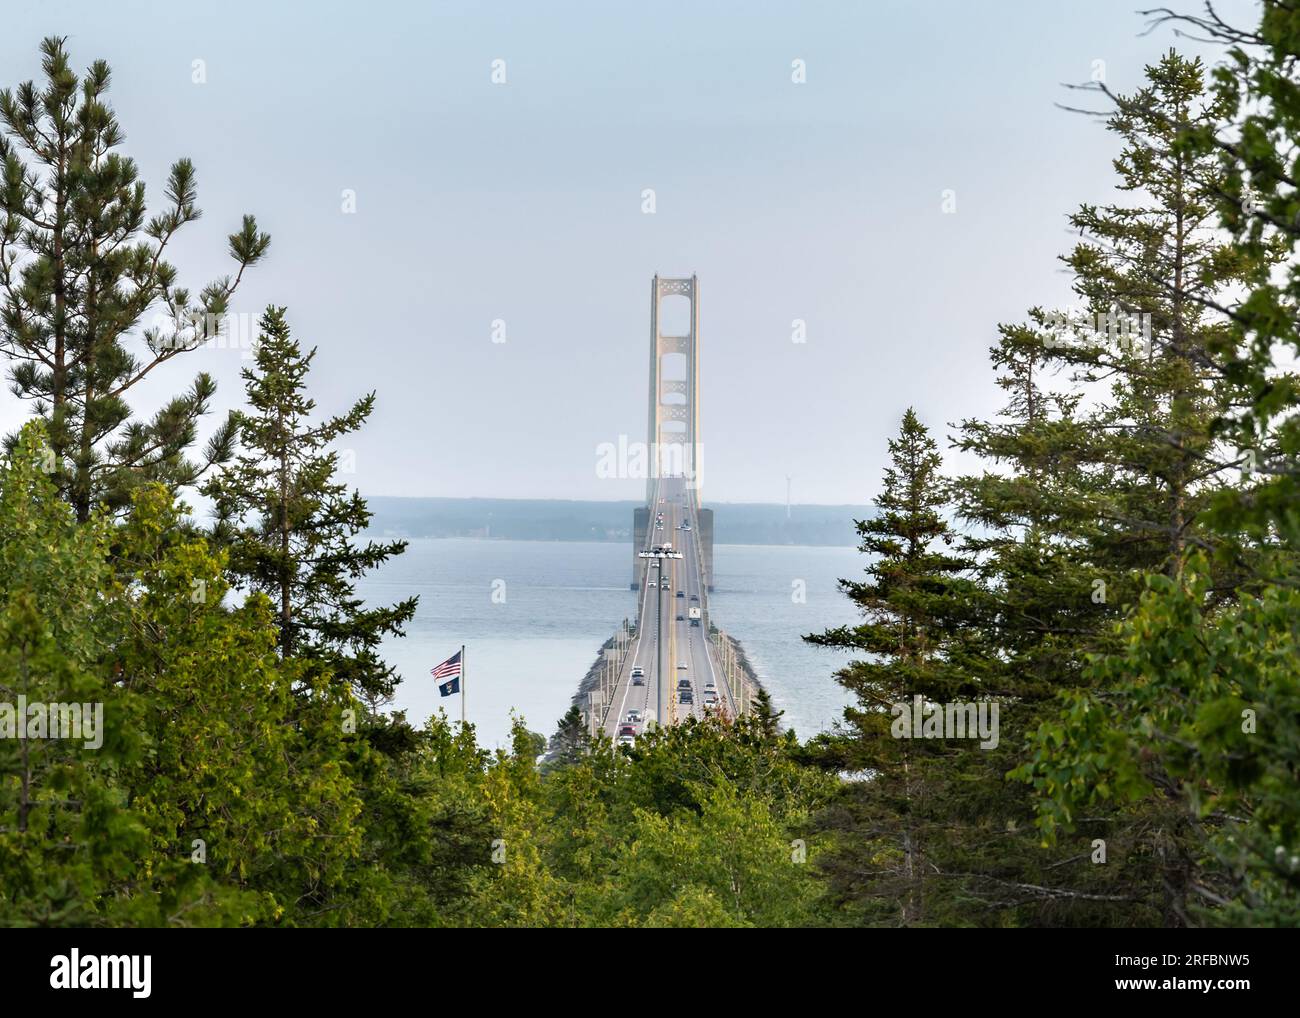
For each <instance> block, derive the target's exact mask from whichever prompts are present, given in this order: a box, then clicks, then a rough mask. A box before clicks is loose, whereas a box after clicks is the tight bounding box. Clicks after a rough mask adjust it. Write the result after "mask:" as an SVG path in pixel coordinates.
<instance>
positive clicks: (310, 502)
mask: <svg viewBox="0 0 1300 1018" xmlns="http://www.w3.org/2000/svg"><path fill="white" fill-rule="evenodd" d="M284 310H285V309H284V308H275V307H271V308H268V309H267V311H266V313H265V314H264V315H263V316H262V320H261V334H260V336H259V340H258V347H257V353H256V357H255V362H254V366H253V367H251V368H245V369H244V371H243V377H244V382H245V387H246V390H247V399H248V405H249V411H248V412H242V411H241V412H239V413H238V414H237V415H236V421H237V425H238V431H239V440H240V443H241V452H240V453H239V455H238V456H237V457H236V459H235V460H234V462H233V464H232V465H231V466H230V467H229V468H228V469H226V470H223V471H222V472H221V473H220V474H218V475H216V476H215V477H214V478H213V479H212V480H211V482H210V483H209V484H208V485H207V486H206V488H205V492H206V493H207V494H208V495H210V496H211V497H212V499H213V506H214V514H215V517H216V523H215V525H214V534H215V536H216V539H217V540H218V542H219V543H221V544H223V545H228V546H229V552H230V569H231V572H232V573H233V574H234V576H236V577H238V578H239V579H240V580H242V581H243V582H244V583H246V584H247V585H248V587H249V588H251V589H252V590H256V591H261V592H264V593H265V594H267V596H268V597H270V599H271V602H272V604H273V605H274V606H275V612H276V622H277V626H278V630H279V647H280V653H281V655H282V656H283V657H284V658H293V657H300V658H305V659H313V660H316V661H319V662H320V663H321V664H322V665H324V666H327V667H328V668H329V669H330V670H331V671H332V672H333V673H334V675H335V677H336V678H338V679H339V680H341V681H344V682H347V683H349V684H350V685H351V687H352V688H353V690H355V691H356V693H357V694H358V695H359V696H361V697H363V698H364V699H366V700H367V701H368V702H370V703H371V704H372V706H374V705H376V704H378V703H379V702H381V701H382V700H384V699H386V698H388V697H391V695H392V692H393V688H394V685H395V683H396V679H395V677H394V674H393V669H392V668H391V667H390V666H389V665H387V664H385V663H384V662H383V660H382V659H381V658H380V657H379V653H378V651H379V645H380V642H381V641H382V639H383V638H384V637H385V636H389V635H401V633H402V627H403V626H404V625H405V624H406V623H407V622H409V621H410V620H411V618H412V616H414V614H415V608H416V603H417V601H418V598H414V597H412V598H407V599H406V600H403V601H400V602H398V603H397V604H395V605H391V606H387V607H375V608H369V607H366V606H365V605H364V604H363V603H362V601H361V599H360V598H359V597H358V596H357V595H356V591H355V581H356V579H357V578H358V577H360V576H361V575H363V574H364V573H365V572H367V571H368V570H371V569H375V568H377V567H379V566H381V565H382V564H383V563H384V562H385V561H387V560H388V559H389V558H390V557H392V556H393V555H399V554H401V553H402V552H403V551H404V550H405V549H406V542H405V541H392V542H385V543H376V542H373V541H370V542H367V543H366V544H364V545H358V544H356V543H354V541H353V538H354V537H355V536H356V535H357V534H358V533H361V532H363V531H364V530H365V528H366V527H367V525H368V524H369V523H370V516H371V514H370V511H369V509H368V508H367V507H366V503H365V500H364V499H363V498H362V497H361V495H360V494H359V493H358V492H356V491H351V490H349V489H348V487H347V485H346V484H344V483H342V482H340V481H338V480H336V479H335V473H336V471H337V468H338V454H337V452H335V451H333V450H332V449H331V446H332V444H333V443H334V442H335V441H336V440H337V439H339V438H341V437H342V436H344V435H348V434H351V433H352V432H354V431H356V430H357V429H358V428H360V427H361V426H362V425H363V424H364V423H365V421H366V419H367V418H368V417H369V416H370V413H371V411H372V410H373V409H374V401H375V397H374V393H370V394H368V395H366V396H364V397H362V398H361V399H359V400H357V402H356V403H354V404H353V405H352V406H351V407H350V408H349V409H348V411H347V412H346V413H344V414H341V415H339V416H336V417H330V418H327V419H325V420H323V421H320V422H319V423H313V422H312V421H311V420H310V418H311V415H312V413H313V411H314V410H315V406H316V404H315V401H314V400H312V399H310V398H309V397H308V396H307V395H306V384H307V374H308V372H309V371H310V369H311V363H312V360H313V359H314V357H315V355H316V351H315V350H314V349H313V350H311V351H310V352H308V353H306V354H304V353H303V352H302V350H301V348H300V347H299V345H298V343H297V341H296V340H294V339H293V337H292V336H291V334H290V330H289V325H288V323H287V322H286V320H285V314H284Z"/></svg>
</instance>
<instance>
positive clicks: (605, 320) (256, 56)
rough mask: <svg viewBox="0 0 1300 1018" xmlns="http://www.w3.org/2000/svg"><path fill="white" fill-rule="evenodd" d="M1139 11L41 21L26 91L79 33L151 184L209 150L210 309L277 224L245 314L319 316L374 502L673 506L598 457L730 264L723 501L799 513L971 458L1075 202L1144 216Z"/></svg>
mask: <svg viewBox="0 0 1300 1018" xmlns="http://www.w3.org/2000/svg"><path fill="white" fill-rule="evenodd" d="M1139 6H1142V5H1140V4H1134V3H1133V2H1132V0H1086V2H1066V0H1054V2H1048V0H997V2H989V3H969V2H962V0H954V2H939V0H931V2H927V3H913V2H896V3H895V2H888V3H887V2H878V3H849V2H840V3H820V4H819V3H806V2H804V3H793V2H787V3H762V2H753V0H746V2H743V3H742V2H734V3H704V2H700V0H695V2H673V0H661V2H656V3H652V4H631V3H617V4H616V3H610V2H608V0H606V2H592V3H572V2H557V0H551V2H547V3H535V2H524V0H518V2H512V3H493V4H468V3H428V2H422V3H416V2H396V0H372V2H370V3H366V4H356V3H332V2H313V3H310V4H308V3H273V2H268V0H258V2H245V0H222V2H220V3H192V2H186V3H176V2H167V3H158V4H151V3H142V2H135V3H132V2H114V3H111V4H110V3H104V2H103V0H95V2H66V0H63V2H61V0H39V2H26V0H19V2H15V0H6V3H5V17H4V20H5V32H4V33H3V35H0V85H4V86H6V87H12V86H13V85H15V84H17V83H18V82H20V81H23V80H26V79H28V78H31V77H33V76H36V75H37V74H38V72H39V54H38V51H37V46H38V43H39V41H40V39H41V38H42V37H43V36H45V35H48V34H61V35H67V36H69V37H70V41H69V46H70V49H71V52H72V55H73V58H74V63H75V65H76V66H77V67H78V68H81V67H84V66H85V65H86V64H88V63H89V62H90V61H91V60H93V59H95V58H99V57H103V58H105V59H107V60H108V61H109V62H110V64H111V65H112V67H113V70H114V86H113V90H112V101H113V104H114V106H115V108H116V110H117V112H118V115H119V118H120V120H121V122H122V125H123V128H124V130H125V133H126V137H127V140H126V144H125V146H124V151H125V152H126V153H127V154H129V155H131V156H132V157H134V158H135V159H136V161H137V162H138V163H139V165H140V167H141V170H142V174H143V176H144V179H145V180H146V182H147V183H148V184H149V187H150V192H151V195H152V196H153V197H154V198H155V199H156V200H157V199H160V198H161V182H162V181H163V179H164V178H165V175H166V172H167V169H168V167H169V165H170V164H171V162H172V161H173V160H175V159H176V158H177V157H180V156H190V157H191V158H192V159H193V160H194V162H195V164H196V166H197V169H198V180H199V199H200V205H201V206H202V208H203V209H204V217H203V219H202V220H201V221H200V222H199V223H197V224H194V225H193V226H191V227H189V228H188V229H187V230H186V231H184V233H183V234H182V238H183V240H182V242H181V243H179V244H178V245H177V248H176V251H175V256H176V257H175V261H176V262H177V264H178V267H179V268H180V269H181V275H182V279H183V280H187V281H189V285H191V287H192V288H193V289H198V288H199V287H200V286H201V285H203V283H205V282H206V281H207V280H208V279H210V278H211V277H213V276H214V275H218V274H224V273H225V272H226V271H228V270H227V265H228V264H229V262H228V261H226V259H225V252H224V249H225V240H224V238H225V235H226V234H227V233H230V232H231V231H233V230H234V229H235V228H236V227H237V226H238V223H239V217H240V215H241V213H243V212H245V211H250V212H253V213H255V214H256V215H257V217H258V220H259V224H260V225H261V227H262V228H263V229H265V230H267V231H268V232H270V233H271V234H272V237H273V241H272V246H271V251H270V254H269V257H268V258H267V259H266V260H265V261H264V262H263V263H262V264H261V265H259V266H258V267H257V268H256V269H255V270H251V272H250V274H249V276H248V277H247V280H246V284H245V286H244V287H243V288H241V290H240V291H239V293H238V294H237V296H236V298H235V304H234V308H233V310H235V311H236V312H240V313H243V314H246V315H251V316H253V317H254V318H255V317H256V315H257V314H258V312H259V311H260V309H261V308H262V307H264V306H265V305H266V304H267V303H268V302H274V303H276V304H285V305H288V308H289V320H290V323H291V325H292V326H293V328H294V331H295V334H296V336H297V337H298V339H299V340H300V341H302V342H303V344H304V345H307V346H310V345H315V346H318V347H319V348H320V352H319V354H318V356H317V361H316V370H315V373H314V376H313V389H314V394H315V395H316V398H317V400H318V403H319V404H320V406H321V408H322V409H323V410H337V409H341V408H342V407H343V406H344V405H345V404H346V402H347V401H348V400H349V399H350V398H353V397H355V396H357V395H359V394H360V393H362V392H363V391H367V390H369V389H375V390H377V392H378V408H377V410H376V413H375V415H374V417H373V418H372V420H371V423H370V425H369V426H368V427H367V428H366V430H365V431H364V432H363V433H362V434H361V435H359V436H358V437H357V438H356V440H355V441H354V442H352V443H350V447H351V448H352V449H353V450H354V452H355V462H356V474H355V478H354V479H355V481H356V483H357V485H358V486H359V487H360V488H361V490H362V491H363V492H365V493H367V494H389V495H439V496H471V495H475V496H503V497H557V498H608V499H616V498H635V497H638V496H639V495H641V494H642V493H643V490H644V484H643V482H640V481H637V480H631V479H627V480H618V479H606V478H602V477H599V476H598V471H597V462H598V460H597V455H596V450H597V447H598V446H599V445H600V444H601V443H604V442H617V441H618V439H619V436H620V435H626V436H628V439H629V440H630V441H643V440H644V439H645V434H644V432H645V421H646V405H645V402H646V366H647V359H648V357H647V349H648V342H649V281H650V279H651V277H652V276H653V275H654V274H655V273H656V272H658V273H660V274H662V275H668V276H676V275H690V274H691V273H697V274H698V276H699V279H700V291H701V299H700V332H701V355H700V356H701V380H702V385H703V393H702V398H701V432H702V439H703V443H704V447H705V464H706V470H707V474H706V478H707V479H706V484H705V489H704V496H705V499H706V501H773V502H776V501H783V500H784V498H785V489H786V475H787V474H791V475H793V478H794V480H793V496H794V499H795V501H799V502H823V503H842V502H851V503H863V502H867V501H869V500H870V499H871V497H872V496H873V495H874V494H875V493H876V492H877V490H878V485H879V475H880V469H881V465H882V463H883V460H884V456H885V440H886V438H887V437H888V436H890V435H891V434H892V433H893V432H894V431H895V430H896V428H897V423H898V418H899V416H900V415H901V413H902V411H903V410H904V409H905V408H906V406H908V405H909V404H911V405H914V406H915V407H916V408H917V410H918V412H919V413H920V414H921V416H922V418H923V419H924V420H925V421H926V422H927V423H928V424H930V425H931V426H932V427H934V428H935V429H937V430H938V431H939V433H940V434H941V435H944V436H946V435H947V434H948V433H949V431H950V429H949V428H948V426H947V425H948V423H949V422H953V421H958V420H960V419H962V418H965V417H970V416H976V415H986V414H989V413H991V412H992V411H994V410H995V409H996V408H997V407H998V406H1000V404H1001V400H1000V390H998V389H997V388H996V386H995V385H994V382H993V375H992V374H991V372H990V370H989V367H988V362H987V349H988V347H989V345H990V344H991V343H992V342H993V341H994V339H995V336H996V331H995V326H996V323H997V322H998V321H1000V320H1003V321H1009V320H1016V319H1018V318H1019V317H1021V316H1022V315H1023V312H1024V310H1025V309H1026V308H1027V307H1030V306H1032V305H1034V304H1045V305H1050V304H1059V303H1064V302H1065V301H1066V300H1067V298H1068V296H1069V291H1068V284H1069V280H1068V277H1066V276H1065V275H1064V274H1063V273H1062V271H1061V269H1060V266H1059V264H1058V263H1057V261H1056V256H1057V255H1058V254H1060V253H1062V252H1064V251H1065V250H1066V249H1067V247H1068V245H1069V244H1070V242H1071V236H1070V234H1069V232H1068V231H1067V228H1066V222H1065V217H1066V215H1067V214H1068V213H1069V212H1070V211H1071V210H1072V209H1073V208H1074V207H1075V206H1076V205H1078V204H1079V203H1080V202H1081V201H1089V200H1098V199H1105V198H1107V197H1108V196H1109V195H1110V194H1111V187H1112V181H1113V174H1112V172H1111V169H1110V163H1109V161H1110V159H1111V158H1112V157H1113V155H1114V154H1115V151H1116V147H1115V142H1114V139H1113V138H1112V137H1111V136H1109V135H1108V134H1107V132H1105V131H1104V130H1103V129H1102V128H1101V127H1099V126H1098V125H1097V124H1096V123H1095V122H1093V121H1092V120H1090V119H1089V118H1086V117H1083V116H1080V115H1077V114H1071V113H1067V112H1063V111H1061V110H1060V109H1058V108H1056V106H1055V105H1054V104H1055V103H1058V102H1066V101H1076V102H1077V101H1078V97H1077V96H1071V95H1069V94H1068V93H1067V92H1066V90H1065V89H1064V88H1063V87H1062V84H1063V83H1066V82H1070V83H1082V82H1086V81H1087V80H1088V79H1089V78H1090V77H1091V76H1092V75H1093V73H1094V69H1095V68H1098V67H1100V65H1098V64H1096V63H1095V62H1096V61H1104V74H1105V76H1106V80H1107V82H1108V83H1109V84H1110V85H1111V86H1112V87H1113V88H1117V89H1119V90H1121V91H1125V90H1129V89H1132V88H1134V87H1135V86H1136V85H1137V84H1138V83H1139V82H1140V79H1141V73H1142V67H1143V65H1144V63H1149V62H1151V61H1152V60H1153V59H1155V58H1156V57H1157V56H1158V55H1159V54H1160V53H1161V52H1162V51H1163V50H1165V49H1167V48H1168V47H1169V46H1170V45H1171V44H1173V43H1175V42H1176V40H1174V38H1173V36H1172V33H1171V32H1170V31H1169V30H1168V29H1158V30H1156V31H1155V32H1154V33H1152V34H1150V35H1145V36H1143V35H1142V33H1143V30H1144V28H1145V22H1144V20H1143V18H1142V17H1141V16H1140V15H1138V14H1136V13H1135V8H1136V7H1139ZM1226 10H1227V11H1228V12H1229V13H1230V14H1231V13H1234V12H1236V11H1241V10H1245V11H1247V12H1249V10H1250V7H1249V5H1245V4H1237V5H1229V6H1227V8H1226ZM1240 20H1242V21H1243V22H1247V23H1248V22H1250V21H1251V17H1250V15H1249V13H1247V14H1246V15H1244V16H1242V17H1241V19H1240ZM1177 44H1178V45H1179V47H1180V48H1182V49H1184V50H1185V51H1194V50H1196V49H1197V47H1195V46H1194V45H1192V44H1188V43H1183V42H1178V43H1177ZM1206 52H1211V53H1213V52H1214V51H1206ZM796 60H800V61H803V62H804V66H805V68H806V72H805V74H806V82H805V83H803V84H796V83H794V82H793V81H792V62H793V61H796ZM196 61H201V62H202V63H201V64H196ZM494 61H504V71H505V79H506V80H505V83H504V84H496V83H494V82H493V80H492V75H493V62H494ZM498 66H499V65H498ZM195 77H204V78H205V79H206V80H205V81H202V82H200V83H196V82H195V81H194V78H195ZM647 188H652V189H653V190H654V192H655V207H656V211H655V213H654V214H652V215H651V214H646V213H644V212H643V211H642V209H643V200H642V192H643V191H644V190H645V189H647ZM946 190H950V191H952V192H955V203H956V211H955V212H945V211H944V209H943V204H944V192H945V191H946ZM345 191H350V192H352V193H353V194H354V196H355V212H350V213H349V212H345V211H344V206H345V204H346V200H347V196H346V195H345V194H344V192H345ZM795 319H802V320H803V321H805V322H806V323H807V338H806V342H804V343H802V344H799V343H795V342H792V338H791V332H792V325H791V323H792V322H793V321H794V320H795ZM495 320H501V321H503V322H504V323H505V342H493V322H494V321H495ZM498 338H500V336H499V335H498ZM245 363H247V362H246V361H242V360H241V355H240V352H239V351H237V350H229V349H213V350H203V351H199V352H196V353H194V354H191V355H188V356H187V357H185V358H182V359H180V360H179V361H177V362H173V364H172V365H170V366H169V367H168V369H167V370H166V371H163V372H160V373H158V374H157V375H156V376H155V377H154V378H153V379H151V387H150V388H149V389H148V390H147V391H146V392H143V393H142V394H141V396H140V397H139V399H138V400H137V403H138V404H139V405H141V406H144V405H147V404H148V403H149V401H150V400H156V399H158V398H160V397H161V396H162V395H163V394H164V393H168V392H171V391H174V390H176V389H179V388H182V387H184V386H185V385H186V384H188V382H189V379H190V377H191V376H192V375H193V373H194V372H195V371H197V370H207V371H209V372H211V373H212V374H213V375H215V376H216V377H217V379H218V381H219V385H220V400H219V402H220V405H221V406H222V407H223V408H225V407H230V406H233V405H235V404H236V402H237V401H238V399H239V396H240V383H239V369H240V367H241V366H242V365H243V364H245ZM21 415H22V410H21V408H20V407H19V406H18V404H17V402H16V400H14V399H13V397H11V396H9V395H8V394H7V393H6V394H4V395H3V396H0V424H3V425H4V426H5V428H6V429H8V428H9V427H12V426H13V424H14V423H15V422H17V421H18V420H20V419H21ZM945 444H946V442H945ZM952 465H953V467H956V466H959V465H960V464H958V463H956V462H955V461H954V462H953V463H952Z"/></svg>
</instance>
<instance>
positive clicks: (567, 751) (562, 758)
mask: <svg viewBox="0 0 1300 1018" xmlns="http://www.w3.org/2000/svg"><path fill="white" fill-rule="evenodd" d="M594 741H595V740H594V739H592V737H591V733H590V732H589V731H588V730H587V725H586V724H585V723H584V721H583V716H582V711H580V710H579V709H578V706H577V704H574V705H573V706H572V707H570V708H569V709H568V710H567V711H566V712H565V714H564V717H562V718H560V723H559V725H558V726H557V728H556V730H555V734H554V735H552V736H551V739H550V742H549V743H548V744H547V758H546V764H545V766H544V768H543V769H544V770H546V771H551V770H555V769H556V768H559V767H569V766H572V765H573V764H576V763H577V762H578V761H580V760H581V759H582V758H583V757H585V756H586V755H587V754H588V753H589V752H591V747H592V743H593V742H594Z"/></svg>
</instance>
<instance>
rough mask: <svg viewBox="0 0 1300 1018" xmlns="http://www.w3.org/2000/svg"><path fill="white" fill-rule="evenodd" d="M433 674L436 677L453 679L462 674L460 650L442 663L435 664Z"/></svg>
mask: <svg viewBox="0 0 1300 1018" xmlns="http://www.w3.org/2000/svg"><path fill="white" fill-rule="evenodd" d="M432 675H433V677H434V678H435V679H451V678H455V677H456V676H458V675H460V651H456V653H455V654H453V655H452V656H451V657H449V658H447V660H446V661H444V662H443V663H442V664H440V665H435V666H434V668H433V671H432Z"/></svg>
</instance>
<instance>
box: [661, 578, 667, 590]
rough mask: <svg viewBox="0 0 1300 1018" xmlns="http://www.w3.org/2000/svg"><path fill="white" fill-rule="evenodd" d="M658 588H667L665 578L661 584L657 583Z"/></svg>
mask: <svg viewBox="0 0 1300 1018" xmlns="http://www.w3.org/2000/svg"><path fill="white" fill-rule="evenodd" d="M659 589H660V590H667V589H668V581H667V580H664V581H663V582H662V583H661V584H659Z"/></svg>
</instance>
